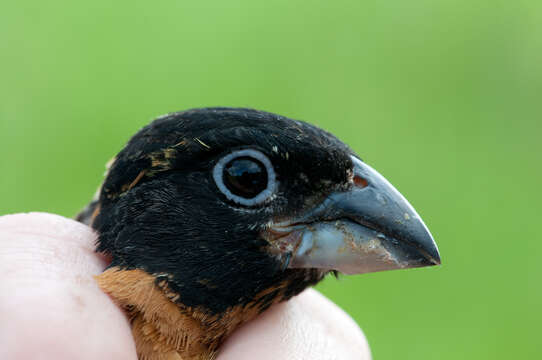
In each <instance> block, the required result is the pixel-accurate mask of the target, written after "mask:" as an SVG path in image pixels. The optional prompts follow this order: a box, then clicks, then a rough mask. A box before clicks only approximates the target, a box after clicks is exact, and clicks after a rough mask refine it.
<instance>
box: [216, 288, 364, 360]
mask: <svg viewBox="0 0 542 360" xmlns="http://www.w3.org/2000/svg"><path fill="white" fill-rule="evenodd" d="M256 356H257V357H258V359H259V360H267V359H282V358H284V359H314V360H319V359H321V360H324V359H344V360H348V359H356V360H359V359H371V353H370V350H369V345H368V343H367V340H366V338H365V335H364V334H363V332H362V331H361V329H360V328H359V326H358V325H357V324H356V323H355V322H354V321H353V320H352V318H350V316H348V315H347V314H346V313H345V312H344V311H342V310H341V309H340V308H339V307H338V306H337V305H335V304H334V303H332V302H331V301H329V300H328V299H327V298H325V297H324V296H322V295H321V294H320V293H318V292H317V291H316V290H313V289H308V290H307V291H305V292H303V293H302V294H300V295H299V296H297V297H295V298H293V299H291V300H290V301H288V302H285V303H281V304H278V305H276V306H274V307H272V308H271V309H269V311H267V312H265V313H264V314H262V315H261V316H259V317H258V318H256V319H254V320H253V321H251V322H249V323H247V324H246V325H245V326H243V327H242V328H240V329H239V330H238V331H236V332H235V333H234V334H233V335H232V336H231V337H230V338H229V339H228V340H227V341H226V343H225V344H224V345H223V346H222V348H221V351H220V354H219V356H218V360H233V359H237V360H242V359H253V358H254V357H256Z"/></svg>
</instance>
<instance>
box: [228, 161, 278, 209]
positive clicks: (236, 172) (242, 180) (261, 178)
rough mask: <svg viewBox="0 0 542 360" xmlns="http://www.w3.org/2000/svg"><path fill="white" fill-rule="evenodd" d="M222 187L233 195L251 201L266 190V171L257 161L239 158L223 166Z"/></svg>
mask: <svg viewBox="0 0 542 360" xmlns="http://www.w3.org/2000/svg"><path fill="white" fill-rule="evenodd" d="M224 185H226V186H227V187H228V189H229V190H230V191H231V192H232V193H233V194H235V195H238V196H242V197H244V198H247V199H251V198H253V197H255V196H256V195H258V194H259V193H261V192H262V191H264V190H265V188H267V171H266V170H265V166H264V165H263V164H262V163H261V162H259V161H258V160H255V159H252V158H248V157H240V158H237V159H234V160H232V161H230V162H229V163H227V164H226V166H224Z"/></svg>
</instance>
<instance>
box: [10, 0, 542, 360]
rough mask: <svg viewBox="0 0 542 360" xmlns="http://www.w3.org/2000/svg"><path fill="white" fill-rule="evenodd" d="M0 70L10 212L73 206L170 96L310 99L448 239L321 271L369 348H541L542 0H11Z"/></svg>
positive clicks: (404, 352) (288, 108) (417, 354)
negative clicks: (399, 261)
mask: <svg viewBox="0 0 542 360" xmlns="http://www.w3.org/2000/svg"><path fill="white" fill-rule="evenodd" d="M0 75H1V77H0V134H1V138H0V139H1V141H0V154H1V156H0V174H1V175H0V189H1V190H0V191H1V192H2V194H1V197H0V199H1V200H0V214H5V213H13V212H19V211H30V210H39V211H48V212H54V213H59V214H62V215H66V216H73V215H74V214H75V213H76V212H77V211H78V210H79V209H80V208H81V207H82V206H83V205H84V204H85V203H86V202H87V201H88V200H89V199H90V197H91V196H92V194H93V193H94V190H95V189H96V187H97V185H98V184H99V183H100V181H101V180H102V178H101V176H102V174H103V171H104V163H105V162H106V161H107V160H108V159H109V158H111V156H112V155H114V154H115V153H116V152H117V151H118V150H119V149H120V148H121V147H122V146H123V144H124V143H125V142H126V141H127V139H128V138H129V136H130V135H132V134H133V133H134V132H135V131H137V130H138V129H139V128H140V127H142V126H143V125H145V124H147V123H148V122H149V121H150V119H152V118H153V117H155V116H158V115H160V114H163V113H166V112H171V111H176V110H181V109H187V108H191V107H201V106H216V105H224V106H248V107H254V108H258V109H263V110H268V111H272V112H276V113H280V114H283V115H286V116H290V117H293V118H298V119H304V120H307V121H309V122H313V123H315V124H317V125H320V126H322V127H324V128H326V129H328V130H329V131H331V132H333V133H335V134H336V135H338V136H339V137H340V138H342V139H343V140H345V141H346V142H347V143H349V144H350V145H351V146H352V147H353V148H354V149H355V150H356V151H357V152H358V153H359V154H360V155H361V156H362V157H363V158H364V159H365V160H366V161H367V162H368V163H370V164H371V165H373V166H374V167H375V168H377V169H378V170H379V171H380V172H381V173H383V174H384V175H385V176H386V177H387V178H388V179H390V180H391V182H392V183H394V184H395V185H396V186H397V187H398V188H399V190H400V191H401V192H403V194H404V195H405V196H406V197H407V198H408V199H409V200H410V201H411V202H412V203H413V204H414V206H415V207H416V208H417V209H418V211H419V212H420V214H421V215H422V217H423V218H424V219H425V221H426V223H427V224H428V226H429V228H430V229H431V230H432V232H433V234H434V235H435V238H436V240H437V242H438V244H439V246H440V250H441V255H442V258H443V265H442V266H441V267H439V268H427V269H417V270H406V271H395V272H387V273H377V274H369V275H363V276H353V277H343V278H342V279H340V280H339V281H337V280H335V279H332V278H331V279H327V280H326V281H325V282H324V283H323V284H322V285H320V286H319V289H320V290H321V291H322V292H323V293H325V294H326V295H327V296H329V297H330V298H331V299H333V300H334V301H335V302H337V303H338V304H339V305H340V306H341V307H343V308H344V309H345V310H346V311H347V312H348V313H349V314H351V315H352V317H353V318H354V319H355V320H356V321H357V322H358V323H359V324H360V326H361V327H362V328H363V329H364V331H365V332H366V334H367V337H368V339H369V342H370V344H371V348H372V351H373V355H374V358H375V359H398V358H400V359H404V360H406V359H458V358H460V359H480V358H481V359H488V358H491V359H508V358H534V357H537V354H540V348H539V345H538V344H539V342H540V339H539V337H540V323H541V322H542V310H541V304H542V288H541V286H540V276H541V275H542V271H541V269H540V262H541V261H540V254H541V252H542V241H541V240H542V239H541V237H540V234H539V231H540V230H539V229H540V216H541V214H542V208H541V205H540V203H541V201H542V192H541V190H540V188H541V183H542V170H541V166H540V163H541V160H540V159H541V154H542V145H541V139H540V138H541V135H542V104H541V102H542V2H540V1H535V0H533V1H517V0H515V1H495V0H493V1H473V0H444V1H439V2H435V1H428V0H425V1H424V0H410V1H403V0H392V1H374V0H373V1H335V2H332V1H310V2H309V1H292V0H290V1H266V2H263V1H254V0H252V1H250V0H245V1H241V0H236V1H200V2H197V3H196V2H195V1H193V2H188V1H184V2H183V1H156V2H149V1H139V0H137V1H134V0H132V1H124V0H119V1H105V0H93V1H88V2H73V1H67V0H51V1H47V2H43V1H19V2H15V1H9V0H8V1H3V2H2V3H1V4H0ZM538 356H539V355H538Z"/></svg>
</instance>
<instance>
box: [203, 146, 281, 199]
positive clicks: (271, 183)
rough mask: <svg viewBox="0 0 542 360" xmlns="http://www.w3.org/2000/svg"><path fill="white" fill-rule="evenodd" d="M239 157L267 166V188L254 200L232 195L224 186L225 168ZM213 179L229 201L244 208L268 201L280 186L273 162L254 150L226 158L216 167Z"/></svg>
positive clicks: (235, 153) (238, 152)
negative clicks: (251, 159)
mask: <svg viewBox="0 0 542 360" xmlns="http://www.w3.org/2000/svg"><path fill="white" fill-rule="evenodd" d="M239 157H248V158H253V159H255V160H257V161H258V162H260V163H262V164H263V165H264V166H265V170H266V171H267V187H266V188H265V189H264V190H262V191H261V192H260V193H259V194H258V195H256V196H255V197H253V198H245V197H242V196H239V195H236V194H234V193H232V192H231V191H230V189H228V187H227V186H226V185H225V184H224V167H225V166H226V165H227V164H228V163H229V162H230V161H232V160H234V159H235V158H239ZM213 179H214V180H215V183H216V186H218V189H219V190H220V191H221V192H222V193H223V194H224V195H225V196H226V198H228V200H231V201H233V202H235V203H237V204H240V205H244V206H254V205H258V204H261V203H263V202H264V201H266V200H268V199H269V198H270V197H271V196H273V195H274V194H275V191H276V189H277V185H278V183H277V178H276V174H275V170H274V169H273V165H272V164H271V161H270V160H269V158H268V157H267V156H266V155H265V154H264V153H262V152H260V151H258V150H254V149H243V150H238V151H234V152H232V153H230V154H228V155H226V156H224V157H223V158H222V159H220V160H219V161H218V162H217V163H216V165H215V167H214V168H213Z"/></svg>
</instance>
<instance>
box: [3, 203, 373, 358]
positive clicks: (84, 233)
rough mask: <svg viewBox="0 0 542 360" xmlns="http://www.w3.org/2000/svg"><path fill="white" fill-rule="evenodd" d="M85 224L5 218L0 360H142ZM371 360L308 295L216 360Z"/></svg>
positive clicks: (338, 315)
mask: <svg viewBox="0 0 542 360" xmlns="http://www.w3.org/2000/svg"><path fill="white" fill-rule="evenodd" d="M94 242H95V234H94V233H93V232H92V231H91V229H90V228H88V227H87V226H85V225H83V224H80V223H78V222H76V221H73V220H70V219H66V218H63V217H61V216H57V215H51V214H43V213H31V214H17V215H8V216H3V217H0V274H1V277H0V279H1V280H0V319H2V321H1V322H0V359H29V358H32V359H58V360H64V359H81V360H85V359H92V360H94V359H119V360H122V359H130V360H135V359H136V358H137V356H136V352H135V345H134V342H133V339H132V335H131V331H130V325H129V323H128V320H127V319H126V317H125V315H124V313H123V312H122V310H121V309H119V308H118V307H117V306H116V305H115V304H114V303H113V301H112V300H111V299H110V298H109V297H108V296H107V295H105V294H104V293H103V292H102V291H101V290H100V289H99V288H98V286H97V285H96V282H95V281H94V279H93V275H97V274H99V273H101V272H102V271H103V269H104V268H105V267H106V265H107V259H105V258H104V257H103V256H102V255H100V254H97V253H95V252H94ZM254 358H258V360H266V359H314V360H319V359H322V360H323V359H345V360H348V359H357V360H359V359H370V358H371V356H370V351H369V347H368V345H367V341H366V339H365V337H364V335H363V333H362V332H361V330H360V329H359V327H358V326H357V325H356V324H355V323H354V321H353V320H352V319H351V318H350V317H349V316H348V315H346V314H345V313H344V312H343V311H342V310H340V309H339V308H338V307H337V306H336V305H334V304H333V303H331V302H330V301H329V300H327V299H326V298H324V297H323V296H322V295H320V294H319V293H318V292H316V291H315V290H312V289H309V290H307V291H305V292H303V293H302V294H300V295H299V296H297V297H295V298H293V299H291V300H290V301H288V302H286V303H281V304H278V305H275V306H273V307H272V308H271V309H269V310H268V311H266V312H265V313H263V314H262V315H261V316H259V317H257V318H256V319H255V320H253V321H251V322H249V323H247V324H245V325H244V326H243V327H241V328H240V329H238V330H237V331H236V332H235V333H234V334H233V335H232V336H231V337H230V338H229V339H228V340H227V341H226V342H225V343H224V344H223V346H222V347H221V350H220V353H219V356H218V358H217V360H233V359H235V360H243V359H254Z"/></svg>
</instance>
